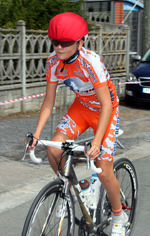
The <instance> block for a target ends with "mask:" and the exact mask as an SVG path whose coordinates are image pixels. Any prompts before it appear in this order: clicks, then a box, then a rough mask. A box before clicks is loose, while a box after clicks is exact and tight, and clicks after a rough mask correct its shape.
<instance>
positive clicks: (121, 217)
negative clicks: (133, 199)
mask: <svg viewBox="0 0 150 236" xmlns="http://www.w3.org/2000/svg"><path fill="white" fill-rule="evenodd" d="M113 220H114V221H115V222H119V221H124V220H125V215H124V212H123V211H122V213H121V214H120V215H119V216H116V215H113Z"/></svg>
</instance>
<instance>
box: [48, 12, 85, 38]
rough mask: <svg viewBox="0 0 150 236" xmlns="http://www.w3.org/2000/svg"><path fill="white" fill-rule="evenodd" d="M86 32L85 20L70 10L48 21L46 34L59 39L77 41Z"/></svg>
mask: <svg viewBox="0 0 150 236" xmlns="http://www.w3.org/2000/svg"><path fill="white" fill-rule="evenodd" d="M87 34H88V26H87V23H86V21H85V20H84V19H83V18H82V17H81V16H79V15H76V14H74V13H72V12H65V13H61V14H58V15H56V16H54V17H53V18H52V19H51V20H50V23H49V27H48V36H49V38H51V39H55V40H60V41H78V40H79V39H81V38H83V37H84V36H85V35H87Z"/></svg>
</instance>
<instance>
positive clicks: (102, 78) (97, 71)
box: [81, 51, 110, 88]
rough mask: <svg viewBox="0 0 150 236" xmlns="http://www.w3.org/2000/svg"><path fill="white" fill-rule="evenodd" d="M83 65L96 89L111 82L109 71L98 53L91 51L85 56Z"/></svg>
mask: <svg viewBox="0 0 150 236" xmlns="http://www.w3.org/2000/svg"><path fill="white" fill-rule="evenodd" d="M81 64H82V66H83V67H84V68H85V69H86V71H87V73H88V74H89V79H90V81H91V83H92V85H93V87H94V88H98V87H102V86H104V85H106V84H107V83H108V81H109V80H110V75H109V73H108V72H107V69H106V68H105V66H104V64H103V62H102V60H101V58H100V57H99V55H97V54H96V53H93V52H91V51H90V52H89V54H88V55H84V56H83V57H82V59H81Z"/></svg>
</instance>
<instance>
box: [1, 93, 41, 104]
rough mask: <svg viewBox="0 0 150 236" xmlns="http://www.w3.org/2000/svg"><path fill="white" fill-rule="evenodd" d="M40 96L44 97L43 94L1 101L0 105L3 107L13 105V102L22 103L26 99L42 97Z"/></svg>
mask: <svg viewBox="0 0 150 236" xmlns="http://www.w3.org/2000/svg"><path fill="white" fill-rule="evenodd" d="M42 96H45V93H41V94H37V95H32V96H27V97H23V98H17V99H12V100H8V101H3V102H0V105H5V104H9V103H13V102H20V101H24V100H27V99H31V98H37V97H42Z"/></svg>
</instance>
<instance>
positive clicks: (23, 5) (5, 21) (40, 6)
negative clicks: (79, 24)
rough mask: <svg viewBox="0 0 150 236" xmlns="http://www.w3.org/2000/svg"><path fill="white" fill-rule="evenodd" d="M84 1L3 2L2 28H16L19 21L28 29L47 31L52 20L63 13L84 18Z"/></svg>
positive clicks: (0, 20) (0, 2)
mask: <svg viewBox="0 0 150 236" xmlns="http://www.w3.org/2000/svg"><path fill="white" fill-rule="evenodd" d="M83 2H84V0H78V1H76V2H70V0H1V1H0V12H1V14H0V27H3V28H14V27H16V23H17V21H18V20H24V21H25V22H26V27H27V29H41V30H42V29H43V30H47V28H48V24H49V21H50V19H51V18H52V17H53V16H55V15H57V14H59V13H63V12H74V13H76V14H79V15H81V16H83V10H81V6H82V4H83Z"/></svg>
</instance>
